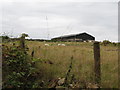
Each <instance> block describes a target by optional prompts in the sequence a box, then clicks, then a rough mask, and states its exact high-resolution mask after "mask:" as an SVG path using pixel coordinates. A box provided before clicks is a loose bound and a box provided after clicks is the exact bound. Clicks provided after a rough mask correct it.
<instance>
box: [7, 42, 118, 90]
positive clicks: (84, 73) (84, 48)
mask: <svg viewBox="0 0 120 90" xmlns="http://www.w3.org/2000/svg"><path fill="white" fill-rule="evenodd" d="M11 44H12V43H11V42H10V43H9V44H8V43H7V45H11ZM17 44H18V43H17ZM45 44H47V45H45ZM58 44H65V46H58ZM26 45H27V46H28V48H29V51H28V53H29V54H30V55H31V53H32V52H34V55H33V57H34V58H37V62H36V63H35V67H36V71H37V72H40V73H41V74H40V76H38V77H37V78H38V79H37V82H41V81H44V82H45V83H46V85H48V83H49V81H50V80H54V79H56V78H65V77H66V73H67V71H68V70H69V66H70V63H71V57H73V61H72V69H71V72H70V75H71V76H74V81H75V80H76V81H77V82H79V83H78V85H79V86H80V87H84V83H94V56H93V54H94V53H93V43H92V42H38V41H26ZM117 50H118V47H117V46H114V45H112V44H109V45H107V46H104V45H100V54H101V87H102V88H117V87H118V51H117ZM46 87H48V86H46Z"/></svg>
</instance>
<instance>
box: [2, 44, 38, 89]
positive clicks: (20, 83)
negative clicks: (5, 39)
mask: <svg viewBox="0 0 120 90" xmlns="http://www.w3.org/2000/svg"><path fill="white" fill-rule="evenodd" d="M2 59H3V64H2V70H3V88H13V87H14V88H16V87H24V88H32V87H34V86H35V85H34V81H35V79H36V76H35V67H33V63H32V61H31V60H30V59H31V57H30V56H29V55H28V54H27V51H26V50H22V49H21V48H20V47H19V46H11V47H8V46H5V45H3V47H2Z"/></svg>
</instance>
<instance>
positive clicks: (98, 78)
mask: <svg viewBox="0 0 120 90" xmlns="http://www.w3.org/2000/svg"><path fill="white" fill-rule="evenodd" d="M94 62H95V65H94V72H95V82H96V83H97V84H100V82H101V69H100V45H99V42H94Z"/></svg>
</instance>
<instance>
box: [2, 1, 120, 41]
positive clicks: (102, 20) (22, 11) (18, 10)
mask: <svg viewBox="0 0 120 90" xmlns="http://www.w3.org/2000/svg"><path fill="white" fill-rule="evenodd" d="M0 12H2V22H1V23H2V32H8V33H9V34H12V35H13V36H14V37H17V36H18V35H19V34H21V33H22V32H25V33H28V34H29V36H30V38H40V39H48V38H49V39H51V38H53V37H57V36H62V35H69V34H77V33H83V32H87V33H89V34H91V35H93V36H94V37H95V38H96V40H100V41H102V40H105V39H107V40H110V41H117V40H118V2H76V1H72V2H69V1H67V2H55V1H52V2H39V1H34V0H30V2H29V1H26V2H23V1H21V2H20V0H19V1H17V0H16V2H15V1H14V2H13V1H11V2H8V1H6V2H3V3H2V10H0ZM0 20H1V19H0ZM0 27H1V26H0Z"/></svg>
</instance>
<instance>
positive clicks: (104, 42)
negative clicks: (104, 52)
mask: <svg viewBox="0 0 120 90" xmlns="http://www.w3.org/2000/svg"><path fill="white" fill-rule="evenodd" d="M110 43H111V42H110V41H109V40H104V41H103V42H102V44H103V45H104V46H106V45H108V44H110Z"/></svg>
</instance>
